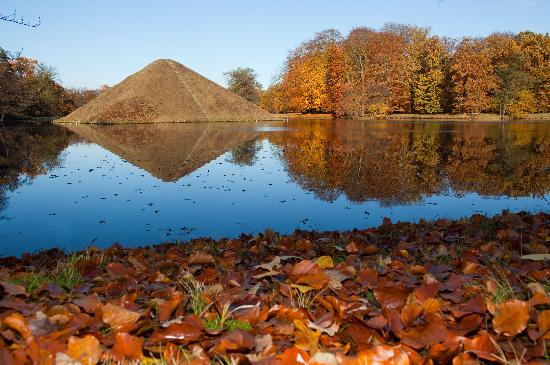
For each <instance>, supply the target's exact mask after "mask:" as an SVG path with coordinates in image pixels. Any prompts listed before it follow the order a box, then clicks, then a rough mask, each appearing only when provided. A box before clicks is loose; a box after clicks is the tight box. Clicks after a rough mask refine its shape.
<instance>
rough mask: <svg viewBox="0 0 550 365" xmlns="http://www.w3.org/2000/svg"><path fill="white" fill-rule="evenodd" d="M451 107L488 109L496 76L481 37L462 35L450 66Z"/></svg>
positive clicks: (475, 110) (457, 109) (465, 110)
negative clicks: (473, 37) (463, 36)
mask: <svg viewBox="0 0 550 365" xmlns="http://www.w3.org/2000/svg"><path fill="white" fill-rule="evenodd" d="M450 77H451V80H452V90H451V91H452V96H453V110H454V111H455V112H459V113H480V112H483V111H488V110H490V109H491V105H492V96H493V95H494V92H495V89H496V87H497V80H496V76H495V74H494V69H493V65H492V64H491V57H490V54H489V52H488V50H487V48H486V47H485V44H484V42H483V40H481V39H472V38H464V39H462V41H461V42H460V44H459V45H458V48H457V50H456V52H455V54H454V55H453V58H452V61H451V66H450Z"/></svg>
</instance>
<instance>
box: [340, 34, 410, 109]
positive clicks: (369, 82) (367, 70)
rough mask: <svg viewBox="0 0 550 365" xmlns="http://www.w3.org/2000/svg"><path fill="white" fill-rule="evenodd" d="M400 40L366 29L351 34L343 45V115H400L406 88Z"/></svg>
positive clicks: (406, 95) (406, 98)
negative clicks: (344, 83) (393, 113)
mask: <svg viewBox="0 0 550 365" xmlns="http://www.w3.org/2000/svg"><path fill="white" fill-rule="evenodd" d="M404 46H405V44H404V40H403V38H402V37H400V36H398V35H396V34H391V33H387V32H377V31H375V30H372V29H368V28H356V29H354V30H352V31H351V32H350V34H349V36H348V37H347V39H346V40H345V42H344V50H345V58H346V71H345V72H346V86H345V89H344V105H345V106H344V110H345V112H346V113H345V114H346V115H350V116H356V117H362V116H366V115H371V116H384V115H386V114H388V113H392V112H399V111H403V108H404V105H406V104H407V103H408V100H409V95H408V93H407V86H406V72H405V57H404V54H403V47H404Z"/></svg>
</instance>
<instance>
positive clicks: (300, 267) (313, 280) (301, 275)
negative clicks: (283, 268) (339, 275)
mask: <svg viewBox="0 0 550 365" xmlns="http://www.w3.org/2000/svg"><path fill="white" fill-rule="evenodd" d="M288 276H289V278H290V280H291V281H292V282H293V283H295V284H305V285H308V286H310V287H312V288H314V289H321V288H322V287H323V286H325V285H326V284H327V283H328V281H329V278H328V276H327V274H325V272H324V271H323V269H321V267H320V266H319V265H318V264H317V263H316V262H314V261H310V260H303V261H300V262H299V263H297V264H296V265H294V267H292V269H291V270H290V272H289V273H288Z"/></svg>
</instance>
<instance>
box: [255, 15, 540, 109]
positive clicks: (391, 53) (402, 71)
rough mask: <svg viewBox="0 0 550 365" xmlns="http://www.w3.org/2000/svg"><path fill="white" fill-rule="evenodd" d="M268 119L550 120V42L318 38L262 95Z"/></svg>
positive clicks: (504, 36)
mask: <svg viewBox="0 0 550 365" xmlns="http://www.w3.org/2000/svg"><path fill="white" fill-rule="evenodd" d="M261 106H262V107H264V108H265V109H268V110H269V111H271V112H300V113H332V114H334V115H336V116H345V117H352V118H353V117H364V116H370V117H378V116H385V115H387V114H393V113H397V114H400V113H401V114H408V113H415V114H436V113H498V114H500V115H508V116H512V117H522V116H524V115H525V114H528V113H536V112H539V113H547V112H550V35H549V34H540V33H533V32H521V33H519V34H511V33H494V34H491V35H489V36H487V37H484V38H471V37H465V38H462V39H460V40H457V39H451V38H447V37H440V36H437V35H433V34H431V31H430V29H429V28H422V27H417V26H409V25H400V24H389V25H386V26H384V27H383V28H382V29H380V30H374V29H370V28H355V29H353V30H352V31H351V32H350V33H349V34H348V35H347V37H343V36H342V34H341V33H340V32H338V31H337V30H334V29H330V30H325V31H323V32H320V33H317V34H316V35H315V36H314V37H313V38H312V39H310V40H307V41H305V42H303V43H302V44H300V45H299V46H298V47H297V48H296V49H294V50H292V51H291V52H290V53H289V55H288V57H287V59H286V62H285V64H284V67H283V69H282V71H281V73H280V75H279V76H278V77H277V79H276V81H275V82H274V83H273V84H272V85H271V86H269V88H268V89H267V90H266V91H264V92H263V93H262V96H261Z"/></svg>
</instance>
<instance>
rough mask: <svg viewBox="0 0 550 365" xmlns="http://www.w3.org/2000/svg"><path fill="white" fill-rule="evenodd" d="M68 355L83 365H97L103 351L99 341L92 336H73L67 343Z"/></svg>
mask: <svg viewBox="0 0 550 365" xmlns="http://www.w3.org/2000/svg"><path fill="white" fill-rule="evenodd" d="M67 354H68V355H69V356H70V357H71V358H73V359H75V360H78V361H80V363H81V364H82V365H95V364H97V363H98V362H99V359H100V357H101V354H102V350H101V346H100V344H99V341H98V339H97V338H95V337H94V336H92V335H86V336H84V337H82V338H78V337H74V336H71V337H70V338H69V342H68V343H67Z"/></svg>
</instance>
